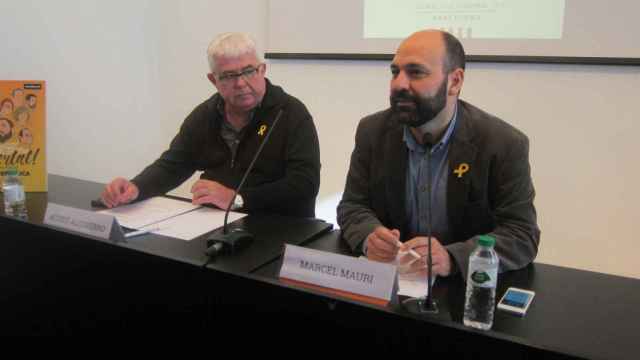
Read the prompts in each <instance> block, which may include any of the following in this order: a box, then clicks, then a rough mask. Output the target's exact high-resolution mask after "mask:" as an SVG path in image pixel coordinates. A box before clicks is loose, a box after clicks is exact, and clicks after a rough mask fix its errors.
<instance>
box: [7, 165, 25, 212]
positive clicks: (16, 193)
mask: <svg viewBox="0 0 640 360" xmlns="http://www.w3.org/2000/svg"><path fill="white" fill-rule="evenodd" d="M2 192H3V194H4V195H3V197H4V213H5V215H8V216H14V217H19V218H23V219H24V218H26V217H27V205H26V196H25V194H24V187H23V186H22V181H20V177H18V170H16V169H9V170H8V171H7V173H6V174H5V176H4V180H3V181H2Z"/></svg>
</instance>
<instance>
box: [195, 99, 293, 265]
mask: <svg viewBox="0 0 640 360" xmlns="http://www.w3.org/2000/svg"><path fill="white" fill-rule="evenodd" d="M280 116H282V110H280V111H279V112H278V115H276V119H275V120H274V121H273V125H271V128H270V129H269V131H268V132H267V135H265V137H264V140H262V143H261V144H260V146H259V147H258V150H257V151H256V154H255V155H254V156H253V159H252V160H251V163H250V164H249V167H248V168H247V170H246V171H245V172H244V175H243V176H242V180H240V183H239V184H238V186H237V187H236V188H235V190H234V191H233V196H232V197H231V201H230V202H229V205H227V209H226V210H225V212H224V223H223V226H222V232H220V231H216V232H214V233H213V234H211V235H210V236H209V237H208V238H207V250H206V254H207V255H209V256H215V255H216V254H218V253H219V252H220V251H222V250H227V251H229V252H231V253H234V252H235V251H236V250H240V249H241V248H243V247H245V246H247V245H249V244H250V243H251V242H252V241H253V234H251V233H250V232H248V231H246V230H244V229H240V228H237V229H234V230H233V231H231V232H229V225H228V220H229V212H230V211H231V206H232V204H233V202H234V201H235V199H236V196H238V192H239V191H240V189H241V188H242V186H243V185H244V182H245V181H246V180H247V177H248V176H249V173H250V172H251V169H253V165H254V164H255V162H256V160H257V159H258V156H260V153H261V152H262V148H263V147H264V145H265V144H266V143H267V141H268V140H269V136H271V132H273V129H274V128H275V127H276V124H278V120H280Z"/></svg>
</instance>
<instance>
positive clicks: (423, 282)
mask: <svg viewBox="0 0 640 360" xmlns="http://www.w3.org/2000/svg"><path fill="white" fill-rule="evenodd" d="M407 254H408V253H407V252H399V253H398V255H397V257H396V260H394V261H393V262H391V264H393V265H395V266H396V267H397V268H398V295H404V296H409V297H414V298H415V297H423V296H427V293H428V292H429V287H428V286H427V269H426V268H425V269H423V270H420V271H416V272H413V273H407V270H408V269H409V265H411V263H413V261H415V260H418V259H415V258H413V257H412V256H411V255H407ZM361 258H363V259H366V257H365V256H361ZM401 258H403V259H414V260H411V261H409V262H407V263H404V264H402V265H400V259H401ZM436 279H437V276H436V275H433V282H432V285H433V284H435V283H436Z"/></svg>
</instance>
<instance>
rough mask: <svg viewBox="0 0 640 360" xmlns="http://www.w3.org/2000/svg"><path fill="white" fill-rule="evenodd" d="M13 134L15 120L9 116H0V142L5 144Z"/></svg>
mask: <svg viewBox="0 0 640 360" xmlns="http://www.w3.org/2000/svg"><path fill="white" fill-rule="evenodd" d="M12 136H13V122H11V120H9V119H7V118H0V144H5V143H6V142H8V141H9V140H11V137H12Z"/></svg>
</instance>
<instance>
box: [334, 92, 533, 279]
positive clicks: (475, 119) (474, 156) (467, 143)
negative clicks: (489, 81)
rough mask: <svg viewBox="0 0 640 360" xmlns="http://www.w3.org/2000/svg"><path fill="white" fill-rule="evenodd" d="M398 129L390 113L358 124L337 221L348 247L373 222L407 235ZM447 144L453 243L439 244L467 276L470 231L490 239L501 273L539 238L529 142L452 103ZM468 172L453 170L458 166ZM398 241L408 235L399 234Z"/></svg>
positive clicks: (518, 264)
mask: <svg viewBox="0 0 640 360" xmlns="http://www.w3.org/2000/svg"><path fill="white" fill-rule="evenodd" d="M402 135H403V126H402V125H401V124H398V123H397V122H394V121H392V120H391V119H390V110H385V111H382V112H378V113H376V114H373V115H370V116H368V117H366V118H364V119H362V120H361V121H360V124H359V125H358V130H357V133H356V145H355V149H354V151H353V154H352V155H351V164H350V168H349V174H348V176H347V183H346V186H345V190H344V194H343V198H342V201H341V202H340V205H339V206H338V223H339V225H340V227H341V229H342V232H343V237H344V238H345V239H346V240H347V242H348V243H349V245H350V246H351V247H352V249H354V250H356V249H358V248H361V246H362V242H363V241H364V240H365V238H366V237H367V235H368V234H369V233H371V232H372V231H373V229H374V228H375V227H376V226H378V225H384V226H385V227H387V228H390V229H399V230H400V232H401V234H402V235H403V236H406V234H408V231H407V225H408V221H407V219H406V206H405V194H406V191H405V186H406V185H405V184H406V182H405V179H406V176H407V166H408V154H407V152H408V150H407V147H406V146H405V144H404V143H403V141H402ZM449 146H450V148H449V157H448V163H449V175H448V180H447V212H448V214H447V216H448V218H449V229H450V231H451V235H452V236H451V240H450V242H449V243H446V244H443V245H445V247H446V248H447V250H448V251H449V253H450V254H451V256H452V257H453V259H454V261H455V263H456V265H457V269H459V270H461V271H462V273H463V276H466V270H467V264H468V259H469V255H470V253H471V252H472V250H473V249H474V247H475V245H476V243H475V239H474V238H473V237H474V236H475V235H480V234H490V235H493V236H494V237H495V238H496V247H495V248H496V252H497V253H498V256H499V257H500V270H501V271H507V270H513V269H518V268H522V267H524V266H526V265H527V264H529V263H530V262H532V261H533V259H534V258H535V256H536V254H537V251H538V243H539V240H540V230H539V229H538V225H537V223H536V210H535V207H534V205H533V200H534V196H535V190H534V187H533V182H532V180H531V174H530V165H529V140H528V139H527V137H526V136H525V135H524V134H523V133H521V132H520V131H518V130H517V129H515V128H514V127H513V126H511V125H509V124H507V123H506V122H504V121H502V120H500V119H498V118H496V117H495V116H492V115H490V114H487V113H486V112H484V111H482V110H480V109H478V108H476V107H474V106H473V105H470V104H468V103H466V102H464V101H461V100H459V101H458V120H457V126H456V129H455V131H454V133H453V136H452V138H451V143H450V145H449ZM463 163H466V164H467V165H468V166H469V170H468V171H467V172H466V173H464V174H463V175H462V176H461V177H458V175H457V174H455V173H454V170H456V169H457V168H458V167H459V165H460V164H463ZM402 240H403V241H406V240H409V239H407V238H403V239H402Z"/></svg>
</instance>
